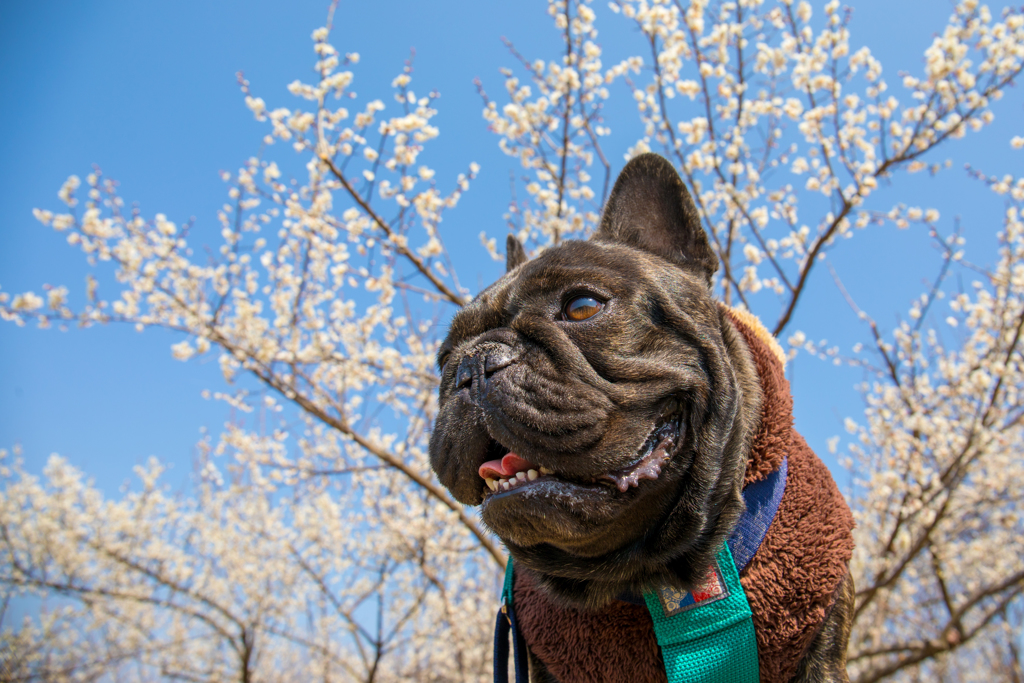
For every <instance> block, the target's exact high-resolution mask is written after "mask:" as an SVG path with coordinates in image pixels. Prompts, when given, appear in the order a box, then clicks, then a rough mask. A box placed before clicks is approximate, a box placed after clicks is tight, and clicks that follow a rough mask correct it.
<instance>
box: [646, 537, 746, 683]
mask: <svg viewBox="0 0 1024 683" xmlns="http://www.w3.org/2000/svg"><path fill="white" fill-rule="evenodd" d="M644 600H645V601H646V602H647V609H648V611H649V612H650V613H651V619H652V620H653V621H654V634H655V636H656V637H657V639H658V645H660V646H661V656H662V660H663V661H664V663H665V672H666V673H667V674H668V680H669V683H683V682H684V681H685V682H686V683H726V682H728V683H747V682H748V681H749V682H751V683H757V681H758V680H759V671H758V663H757V639H756V637H755V636H754V620H753V615H752V614H751V611H750V605H749V604H748V603H747V596H746V594H745V593H744V592H743V586H742V585H740V574H739V571H738V570H737V568H736V563H735V562H734V561H733V559H732V553H731V552H729V547H728V546H725V547H723V548H722V551H721V552H719V553H718V556H717V557H716V561H715V565H714V566H713V567H712V568H711V571H710V572H708V575H707V577H706V578H705V580H704V582H703V584H702V585H701V586H700V587H699V588H697V589H695V590H694V591H693V592H692V593H691V592H688V591H678V590H675V589H673V588H662V589H660V590H658V591H651V592H647V593H644Z"/></svg>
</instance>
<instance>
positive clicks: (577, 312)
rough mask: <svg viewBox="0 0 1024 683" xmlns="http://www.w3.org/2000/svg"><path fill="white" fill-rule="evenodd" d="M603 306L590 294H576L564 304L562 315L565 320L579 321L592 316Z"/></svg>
mask: <svg viewBox="0 0 1024 683" xmlns="http://www.w3.org/2000/svg"><path fill="white" fill-rule="evenodd" d="M602 308H604V304H603V303H601V302H600V301H598V300H597V299H595V298H593V297H590V296H578V297H576V298H575V299H573V300H571V301H570V302H569V303H567V304H566V305H565V308H564V309H563V310H562V316H563V317H564V318H565V319H566V320H573V321H576V322H579V321H580V320H586V319H587V318H593V317H594V316H595V315H597V314H598V312H599V311H600V310H601V309H602Z"/></svg>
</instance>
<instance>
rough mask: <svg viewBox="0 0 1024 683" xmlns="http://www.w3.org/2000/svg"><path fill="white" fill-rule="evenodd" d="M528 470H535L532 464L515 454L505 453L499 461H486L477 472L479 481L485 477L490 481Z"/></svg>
mask: <svg viewBox="0 0 1024 683" xmlns="http://www.w3.org/2000/svg"><path fill="white" fill-rule="evenodd" d="M530 469H536V468H535V467H534V464H533V463H532V462H530V461H529V460H525V459H523V458H520V457H519V456H518V455H516V454H515V453H506V454H505V457H503V458H502V459H501V460H488V461H487V462H485V463H484V464H483V465H480V469H479V470H477V471H478V472H479V474H480V478H481V479H486V478H487V477H491V478H492V479H501V478H503V477H504V478H506V479H507V478H508V477H514V476H515V474H516V472H525V471H526V470H530Z"/></svg>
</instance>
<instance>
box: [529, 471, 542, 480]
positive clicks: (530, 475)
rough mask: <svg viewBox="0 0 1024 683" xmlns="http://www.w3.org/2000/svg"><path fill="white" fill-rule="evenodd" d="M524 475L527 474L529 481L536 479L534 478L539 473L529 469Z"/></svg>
mask: <svg viewBox="0 0 1024 683" xmlns="http://www.w3.org/2000/svg"><path fill="white" fill-rule="evenodd" d="M526 476H527V477H528V478H529V480H530V481H533V480H534V479H536V478H537V477H539V476H540V475H539V474H537V470H529V471H528V472H527V473H526Z"/></svg>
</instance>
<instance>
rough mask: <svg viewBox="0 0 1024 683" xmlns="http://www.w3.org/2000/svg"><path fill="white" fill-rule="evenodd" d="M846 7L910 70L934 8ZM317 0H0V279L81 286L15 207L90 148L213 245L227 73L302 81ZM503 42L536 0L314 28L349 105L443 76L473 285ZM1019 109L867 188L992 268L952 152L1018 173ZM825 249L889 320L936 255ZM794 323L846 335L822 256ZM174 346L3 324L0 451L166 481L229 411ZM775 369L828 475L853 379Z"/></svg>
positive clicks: (519, 36) (209, 372)
mask: <svg viewBox="0 0 1024 683" xmlns="http://www.w3.org/2000/svg"><path fill="white" fill-rule="evenodd" d="M815 6H816V9H819V10H820V6H819V5H818V3H815ZM855 7H856V10H855V13H854V19H853V24H852V27H851V30H852V32H853V41H852V42H853V44H854V46H855V47H856V46H859V45H861V44H866V45H869V46H870V47H871V48H872V51H873V52H874V54H875V55H876V56H877V57H879V58H880V59H881V61H882V63H883V64H884V65H885V74H886V77H887V79H888V80H889V82H890V83H891V84H893V85H894V86H896V85H897V84H898V82H899V80H900V79H899V78H898V77H897V75H896V74H897V73H898V72H899V71H902V70H906V71H911V72H914V73H919V72H920V67H921V62H922V58H921V54H922V52H923V50H924V48H925V47H926V46H927V45H928V44H929V42H930V41H931V36H932V35H933V34H934V33H935V32H936V31H939V30H941V28H942V27H943V26H944V25H945V19H946V17H947V16H948V14H949V12H950V10H951V7H952V5H951V3H947V2H944V1H939V0H917V1H915V2H909V1H907V2H898V3H894V2H884V1H882V0H868V1H862V2H857V3H855ZM326 8H327V3H326V2H322V1H320V0H316V1H307V0H302V1H293V2H289V3H272V2H263V1H250V2H241V1H230V2H228V1H224V2H198V1H194V0H180V1H178V2H175V3H129V2H112V1H100V0H97V1H95V2H90V3H64V2H56V1H55V0H35V1H33V2H31V3H3V4H0V102H3V103H4V106H3V107H2V108H0V150H3V152H2V157H0V286H2V288H3V291H7V292H18V291H24V290H27V289H33V290H35V291H37V292H39V291H40V286H41V285H42V284H43V283H50V284H67V285H68V286H69V287H70V288H71V289H72V291H73V292H74V291H80V290H81V287H82V284H83V282H84V277H85V273H86V272H87V268H86V266H85V263H84V259H82V258H81V256H80V255H79V254H78V253H77V252H75V251H73V250H72V249H70V248H69V247H68V246H67V245H66V244H64V239H63V236H61V235H59V234H56V233H54V232H53V231H51V230H50V229H48V228H44V227H42V226H41V225H39V224H38V223H37V222H36V221H35V220H34V219H33V218H32V213H31V212H32V209H33V208H34V207H39V208H50V209H54V208H56V206H57V202H58V200H57V197H56V192H57V189H58V188H59V187H60V185H61V183H62V182H63V181H64V179H65V178H66V177H67V176H68V175H70V174H72V173H75V174H78V175H79V176H83V177H84V176H85V175H86V174H87V173H88V172H89V171H90V169H91V166H92V164H98V165H99V166H101V167H102V168H103V170H104V172H105V174H106V175H107V176H108V177H113V178H115V179H117V180H119V181H120V183H121V192H122V196H124V197H125V198H126V199H127V200H129V201H136V202H138V203H139V205H140V207H141V209H142V211H143V213H144V215H146V216H152V215H153V214H155V213H158V212H159V213H165V214H167V215H168V217H169V218H171V219H172V220H174V221H176V222H179V223H180V222H183V221H185V220H187V219H188V218H189V217H190V216H195V217H196V219H197V221H198V231H199V232H198V234H199V235H203V234H204V232H203V231H204V230H208V231H209V235H210V238H209V239H208V240H206V241H207V242H208V243H215V238H214V236H213V234H214V232H215V231H214V230H212V229H211V228H212V226H213V225H214V223H215V215H216V211H217V209H218V208H219V206H220V205H221V204H222V203H223V202H224V200H225V187H224V185H223V184H222V183H221V182H220V180H219V179H218V172H219V171H220V170H222V169H226V170H233V169H236V168H237V167H238V166H239V165H240V163H242V162H243V161H244V160H245V159H246V158H247V157H248V156H250V155H252V154H254V153H256V152H257V151H258V149H259V144H260V138H261V136H262V134H263V133H264V132H265V128H264V126H263V124H259V123H257V122H255V121H254V120H253V117H252V115H251V113H250V112H249V111H248V110H247V109H246V108H245V106H244V103H243V101H242V97H241V94H240V93H239V90H238V88H237V86H236V84H235V72H236V71H238V70H240V69H241V70H244V72H245V75H246V77H247V78H248V79H249V81H250V82H251V84H252V89H253V91H254V94H256V95H259V96H261V97H263V98H264V99H265V100H266V101H267V104H268V106H270V107H274V106H282V105H283V106H289V105H290V104H291V103H290V97H289V95H288V93H287V92H286V90H285V85H286V84H287V83H289V82H291V81H292V80H294V79H296V78H300V79H302V78H309V77H310V73H311V67H312V63H313V61H314V60H313V53H312V50H311V41H310V39H309V35H310V33H311V31H312V30H313V29H314V28H316V27H317V26H320V25H322V24H323V22H324V19H325V16H326ZM596 9H597V10H598V12H599V14H598V16H599V22H598V27H599V29H600V31H601V35H600V38H599V40H600V42H602V43H603V45H604V47H605V49H606V59H605V61H606V63H611V62H612V61H617V60H618V59H619V58H621V57H623V56H625V55H627V54H632V53H636V52H642V47H641V46H640V45H639V43H638V42H637V41H636V40H635V38H636V36H635V34H634V31H633V29H632V27H631V26H629V24H627V23H626V22H625V21H624V20H623V19H622V18H615V17H612V16H611V15H610V13H609V12H607V11H604V6H603V4H600V3H598V6H597V7H596ZM501 36H507V37H509V38H510V39H511V40H513V41H514V42H515V43H516V46H517V48H518V49H519V50H520V51H521V52H522V53H523V54H525V55H527V56H529V57H531V58H535V57H543V58H545V59H547V58H551V57H552V56H553V55H554V54H555V51H556V50H557V47H558V44H557V43H558V36H557V33H556V32H555V31H554V30H553V29H552V27H551V22H550V20H549V18H548V16H547V15H546V13H545V4H544V3H543V2H539V1H538V0H530V1H529V2H517V3H508V2H502V3H499V2H494V1H490V0H487V1H484V0H461V1H459V2H443V3H440V2H435V3H424V2H407V1H398V0H387V1H381V0H376V1H375V2H359V3H354V2H344V1H343V2H342V3H341V5H340V8H339V10H338V15H337V19H336V22H335V33H334V36H333V41H332V42H334V44H335V45H336V46H337V47H338V48H339V49H340V50H341V51H342V52H359V53H360V54H361V56H362V60H361V63H360V65H359V66H358V67H357V68H356V70H355V72H356V82H355V90H356V91H357V92H359V93H360V95H361V99H362V97H367V96H369V97H373V96H378V97H381V98H382V99H384V100H385V101H386V102H388V101H390V97H389V88H388V84H389V83H390V81H391V79H392V78H393V77H394V76H395V75H396V74H397V73H398V72H399V71H400V69H401V67H402V65H403V62H404V61H405V59H407V58H408V56H409V51H410V48H415V50H416V58H415V72H414V74H413V78H414V81H413V86H412V87H413V88H414V89H415V90H417V91H426V90H432V89H436V90H438V91H440V93H441V96H442V97H441V99H440V101H439V102H438V109H439V112H440V113H439V115H438V117H437V118H436V119H435V121H436V123H437V125H438V126H439V127H440V129H441V136H440V139H439V140H438V141H436V142H435V143H433V144H432V146H431V147H429V148H428V151H427V153H426V157H425V160H426V162H427V163H428V164H429V165H431V166H432V167H433V168H435V169H436V170H437V172H438V178H439V179H444V178H449V179H453V178H454V177H455V175H456V174H457V173H459V172H461V171H462V170H464V169H465V167H466V165H467V164H468V163H469V162H470V161H476V162H478V163H479V164H480V165H481V167H482V170H481V174H480V177H479V178H478V180H477V182H475V183H474V185H473V187H472V188H471V190H470V192H469V193H468V194H467V195H466V196H465V198H464V199H463V201H462V203H461V204H460V206H459V208H458V209H457V210H456V211H455V212H453V213H451V214H450V215H449V216H448V217H447V218H446V221H445V223H444V225H443V229H444V230H445V231H446V233H445V234H446V236H447V241H448V243H449V244H450V245H453V251H454V254H453V255H454V257H455V258H456V263H457V265H460V267H459V274H460V276H461V278H462V281H463V282H464V283H469V284H470V285H471V286H473V287H474V289H476V287H477V286H479V285H482V284H485V283H488V282H490V281H491V280H493V279H494V278H495V277H496V276H497V274H498V273H499V269H498V266H497V265H495V264H492V263H491V262H490V261H489V260H488V259H487V258H486V256H485V255H484V253H483V251H482V249H481V248H480V247H479V243H478V241H477V234H478V233H479V232H480V231H481V230H487V231H488V232H489V233H491V234H493V235H498V236H500V235H502V234H503V232H504V226H503V219H502V213H503V212H504V211H505V208H506V205H507V202H508V177H509V175H508V174H509V171H510V170H512V169H514V168H515V162H514V161H513V160H511V159H508V158H506V157H505V156H504V155H502V154H501V153H500V151H499V150H498V149H497V138H496V137H495V136H493V135H492V134H490V133H488V132H487V131H486V128H485V124H484V121H483V119H482V117H481V115H480V111H481V103H480V100H479V98H478V96H477V94H476V91H475V88H474V86H473V83H472V81H473V78H475V77H480V78H481V79H482V80H483V81H484V85H485V87H487V88H488V90H490V91H492V92H494V93H497V92H498V91H500V90H501V89H502V79H501V76H500V75H499V73H498V69H499V67H501V66H513V59H512V57H511V56H510V55H509V54H508V52H507V51H506V49H505V48H504V46H503V45H502V43H501V41H500V37H501ZM897 89H898V88H897ZM608 114H609V119H610V123H611V125H612V127H613V129H614V130H623V131H625V130H628V129H630V127H631V126H635V116H634V115H633V114H632V103H631V102H629V101H628V100H627V98H624V97H623V98H619V101H618V104H613V105H612V106H611V107H610V108H609V111H608ZM1022 114H1024V111H1022V98H1021V96H1020V94H1019V92H1011V93H1010V94H1009V95H1008V96H1007V97H1006V98H1005V99H1004V101H1003V102H1001V103H999V106H997V107H996V116H997V120H996V124H995V125H993V126H992V127H990V128H989V129H986V130H985V131H984V132H983V133H981V134H979V135H972V136H969V137H968V139H967V141H964V142H960V143H954V144H953V145H950V146H947V147H945V148H944V149H942V150H940V154H939V155H938V156H935V157H932V160H941V159H945V158H947V157H948V158H950V159H952V160H953V162H954V164H953V168H952V169H951V170H949V171H946V172H944V173H943V174H941V175H940V176H939V177H938V178H931V177H929V176H927V175H926V174H919V175H917V176H913V177H910V178H901V179H900V180H899V182H898V187H899V191H898V193H897V192H896V191H894V190H887V191H886V194H885V195H884V196H885V197H887V198H889V199H891V201H893V202H895V201H905V202H906V203H907V204H909V205H917V206H934V207H936V208H939V209H940V210H941V211H942V215H943V223H942V227H943V228H944V229H945V230H946V231H949V230H951V229H952V225H953V219H954V216H961V217H962V221H963V226H964V231H965V234H966V235H967V236H968V239H969V241H968V250H969V251H968V254H969V256H970V257H971V258H972V260H974V261H975V262H979V263H983V264H984V263H991V262H992V260H993V258H994V253H995V250H994V236H995V233H996V232H997V230H998V229H999V216H1000V214H1001V211H1002V205H1001V202H1000V201H999V200H998V199H997V198H994V197H993V196H992V195H990V194H989V193H988V191H987V190H985V189H984V188H983V187H982V186H981V185H980V183H977V182H976V181H971V180H969V179H967V177H966V174H965V173H964V172H963V170H962V168H963V164H964V163H965V162H967V161H970V162H971V163H972V164H974V165H975V166H977V167H979V168H981V169H983V170H985V171H986V172H988V173H990V174H1003V173H1015V174H1020V172H1021V170H1022V169H1021V166H1022V159H1024V153H1022V152H1012V151H1011V150H1010V148H1009V145H1008V142H1009V139H1010V138H1011V137H1012V136H1013V135H1020V134H1024V126H1021V125H1020V122H1021V121H1024V117H1022ZM634 141H635V136H621V137H617V138H615V142H614V144H613V146H612V149H611V150H609V151H610V153H611V157H612V158H613V159H614V160H615V161H614V163H616V164H617V165H618V166H621V164H622V163H623V161H622V154H623V153H624V151H625V148H626V147H627V146H628V145H630V144H632V143H633V142H634ZM835 264H836V267H837V268H838V269H839V270H840V272H842V273H844V276H845V277H846V283H847V285H848V286H849V287H850V289H851V291H853V293H854V295H855V296H856V298H857V299H858V301H859V302H860V303H861V304H862V306H864V307H865V308H867V309H868V310H869V311H871V312H872V313H873V314H874V315H875V316H876V317H877V318H878V320H879V322H880V323H882V324H883V325H884V326H891V325H892V324H893V323H894V322H895V320H896V316H897V315H899V314H902V313H903V312H904V311H905V310H906V309H907V307H908V305H909V303H910V301H911V299H912V298H913V297H914V296H916V295H917V294H919V293H920V292H921V291H922V290H923V289H924V288H925V287H924V285H923V280H924V279H926V278H928V277H930V276H932V275H933V274H934V273H935V272H936V269H937V265H938V262H937V259H936V257H935V252H934V251H933V250H932V249H931V248H930V247H929V245H928V240H927V238H926V237H925V236H924V235H923V234H922V233H921V232H916V231H914V230H908V231H902V232H897V231H896V230H895V229H893V228H891V227H886V228H877V229H869V230H867V231H865V232H863V233H858V234H857V235H856V237H855V239H853V240H851V241H850V242H849V243H848V244H844V245H843V248H842V249H841V250H839V251H837V252H836V256H835ZM108 292H109V290H108ZM795 329H802V330H804V331H806V332H807V333H808V336H809V337H811V338H812V339H820V338H822V337H827V338H828V339H829V340H830V341H832V342H841V345H842V348H843V350H844V351H849V348H850V346H852V344H853V343H854V342H855V341H861V340H864V339H865V330H864V329H863V328H862V326H860V325H859V324H858V322H857V321H856V319H855V318H854V316H853V314H852V313H851V312H850V311H849V309H848V308H847V307H846V305H845V304H844V303H843V302H842V299H841V298H840V297H839V295H838V293H837V292H836V290H835V287H834V286H833V284H832V283H831V280H830V279H829V277H828V275H827V273H826V271H824V270H823V269H820V270H819V271H818V272H817V275H816V277H815V278H814V279H813V280H812V286H811V289H810V291H809V293H808V295H807V297H806V298H805V300H804V301H803V302H802V303H801V305H800V308H799V310H798V317H797V320H796V322H795V324H794V325H793V326H792V328H791V331H792V330H795ZM175 341H178V338H176V337H175V336H173V335H171V334H166V333H162V332H159V331H149V332H146V333H144V334H138V333H136V332H134V331H133V330H131V329H127V328H118V327H107V328H103V327H100V328H93V329H90V330H85V331H82V330H72V331H70V332H66V333H61V332H58V331H55V330H50V331H40V330H37V329H34V328H32V327H26V328H16V327H14V326H13V325H9V324H5V325H2V326H0V447H10V446H12V445H14V444H16V443H17V444H21V445H22V447H23V449H24V454H25V458H26V460H27V462H28V464H29V467H30V469H32V470H38V469H40V467H41V463H42V462H44V461H45V459H46V458H47V457H48V456H49V454H50V453H54V452H57V453H60V454H61V455H64V456H65V457H67V458H69V459H70V460H71V461H72V462H73V463H75V464H77V465H79V466H81V467H82V468H83V469H84V470H85V471H86V472H87V473H88V474H89V475H90V476H93V477H95V479H96V481H97V483H98V484H99V485H100V486H101V487H103V488H104V490H106V491H107V492H108V493H114V492H116V490H117V487H118V486H119V485H120V484H121V483H122V482H123V481H125V480H126V479H127V478H128V477H130V468H131V466H132V465H133V464H136V463H139V462H142V461H144V460H145V459H146V458H148V457H149V456H150V455H155V456H157V457H159V458H160V459H162V460H165V461H167V462H170V463H173V465H174V469H173V470H172V471H171V473H170V474H169V476H168V481H169V482H171V483H172V484H174V485H175V486H185V485H186V483H187V481H188V474H189V472H190V470H191V464H190V463H191V459H192V457H193V452H194V446H195V444H196V442H197V440H198V439H199V436H200V434H199V429H200V427H203V426H205V427H208V428H210V429H211V430H213V431H216V430H217V429H218V428H219V425H220V424H221V423H222V422H223V420H224V419H225V417H226V413H225V411H224V409H223V408H222V407H221V406H220V405H218V404H215V403H211V402H208V401H204V400H203V399H202V398H201V397H200V392H201V391H202V390H203V389H207V388H209V389H218V388H220V387H221V386H222V381H221V379H220V373H219V370H218V368H217V364H216V362H215V361H214V359H212V358H211V360H210V361H208V362H206V363H196V362H193V363H188V364H182V363H180V362H177V361H174V360H172V358H171V355H170V351H169V346H170V344H171V343H173V342H175ZM790 376H791V380H792V381H793V386H794V393H795V395H796V418H797V427H798V428H799V429H800V430H801V432H802V433H804V434H805V436H806V437H807V439H808V441H809V443H810V444H811V446H812V447H813V448H815V450H816V451H818V453H819V454H821V455H822V456H823V459H825V460H826V462H828V463H829V464H830V466H833V467H834V470H835V471H836V472H837V478H839V479H840V481H841V482H844V483H845V481H846V475H845V474H843V473H842V472H839V471H838V469H836V468H835V460H834V459H833V458H831V457H829V456H828V455H827V453H826V452H825V451H826V448H825V442H826V439H828V438H829V437H830V436H832V435H836V434H842V433H843V430H842V420H843V418H844V417H846V416H848V415H850V416H854V417H856V416H858V415H859V414H860V413H861V410H862V408H861V404H860V399H859V397H858V395H857V393H856V392H855V391H854V390H853V385H854V383H855V382H857V381H858V380H860V379H861V378H862V375H861V373H860V372H859V371H856V370H853V369H840V370H837V369H834V368H832V367H831V366H830V365H826V364H824V363H821V362H820V361H816V360H814V359H810V358H800V359H798V360H797V361H796V363H795V364H793V366H792V367H791V368H790Z"/></svg>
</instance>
